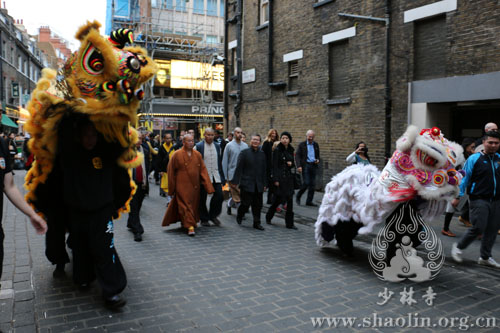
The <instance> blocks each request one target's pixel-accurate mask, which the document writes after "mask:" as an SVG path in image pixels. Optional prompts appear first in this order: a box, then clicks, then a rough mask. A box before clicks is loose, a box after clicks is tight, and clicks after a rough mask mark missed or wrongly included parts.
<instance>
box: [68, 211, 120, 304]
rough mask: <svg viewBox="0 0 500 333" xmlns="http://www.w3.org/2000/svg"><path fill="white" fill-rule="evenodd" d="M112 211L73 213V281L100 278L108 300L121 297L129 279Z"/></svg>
mask: <svg viewBox="0 0 500 333" xmlns="http://www.w3.org/2000/svg"><path fill="white" fill-rule="evenodd" d="M112 213H113V211H112V209H110V208H105V209H101V210H99V211H97V212H91V213H88V212H85V213H81V212H71V218H70V226H71V239H72V246H73V280H74V281H75V282H76V283H77V284H83V283H90V282H92V281H93V280H95V279H96V278H97V281H98V282H99V284H100V286H101V289H102V294H103V296H104V297H110V296H113V295H116V294H119V293H121V292H122V291H123V289H125V287H126V285H127V276H126V275H125V270H124V269H123V266H122V264H121V262H120V258H119V257H118V253H117V252H116V249H115V245H114V238H113V221H112V220H111V215H112Z"/></svg>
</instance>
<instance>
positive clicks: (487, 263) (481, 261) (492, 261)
mask: <svg viewBox="0 0 500 333" xmlns="http://www.w3.org/2000/svg"><path fill="white" fill-rule="evenodd" d="M477 263H478V264H479V265H484V266H489V267H493V268H500V264H499V263H497V262H496V261H495V259H493V258H492V257H489V258H488V259H483V258H481V257H479V260H478V261H477Z"/></svg>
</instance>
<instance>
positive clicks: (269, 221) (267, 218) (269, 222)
mask: <svg viewBox="0 0 500 333" xmlns="http://www.w3.org/2000/svg"><path fill="white" fill-rule="evenodd" d="M272 219H273V218H272V217H271V218H269V217H267V216H266V223H267V224H273V223H272V222H271V220H272Z"/></svg>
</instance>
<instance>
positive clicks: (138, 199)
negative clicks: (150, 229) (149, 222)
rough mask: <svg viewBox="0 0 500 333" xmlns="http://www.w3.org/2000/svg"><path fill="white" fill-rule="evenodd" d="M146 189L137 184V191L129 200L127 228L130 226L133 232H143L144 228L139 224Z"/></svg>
mask: <svg viewBox="0 0 500 333" xmlns="http://www.w3.org/2000/svg"><path fill="white" fill-rule="evenodd" d="M145 196H146V190H145V189H144V188H142V184H140V183H138V184H137V191H136V192H135V194H134V196H133V197H132V200H131V201H130V213H129V214H128V220H127V228H130V229H131V230H132V232H133V233H134V234H141V235H142V234H143V233H144V228H143V227H142V224H141V217H140V213H141V207H142V202H143V201H144V197H145Z"/></svg>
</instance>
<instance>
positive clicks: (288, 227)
mask: <svg viewBox="0 0 500 333" xmlns="http://www.w3.org/2000/svg"><path fill="white" fill-rule="evenodd" d="M286 227H287V229H293V230H297V227H296V226H294V225H290V226H289V225H287V226H286Z"/></svg>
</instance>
